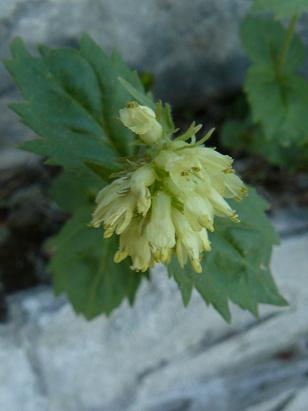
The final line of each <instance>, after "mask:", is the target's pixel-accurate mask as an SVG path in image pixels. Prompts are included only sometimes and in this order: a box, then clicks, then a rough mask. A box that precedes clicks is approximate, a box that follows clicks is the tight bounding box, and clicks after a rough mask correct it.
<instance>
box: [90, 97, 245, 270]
mask: <svg viewBox="0 0 308 411" xmlns="http://www.w3.org/2000/svg"><path fill="white" fill-rule="evenodd" d="M120 117H121V120H122V122H123V124H124V125H126V126H127V127H128V128H130V129H131V130H132V131H133V132H135V133H136V134H138V136H139V137H140V138H141V139H142V140H143V141H144V142H146V144H148V145H149V146H151V145H153V149H152V148H151V147H148V149H147V150H148V151H147V152H145V156H144V157H140V158H137V160H136V161H134V162H128V164H129V165H130V169H129V170H127V173H126V175H125V176H124V177H120V178H117V179H116V180H115V181H114V182H113V183H111V184H109V185H108V186H106V187H105V188H104V189H103V190H101V191H100V192H99V193H98V196H97V199H96V202H97V207H96V209H95V211H94V213H93V219H92V225H93V226H95V227H98V226H100V225H103V226H104V236H105V237H110V236H111V235H112V234H113V233H115V234H117V235H119V236H120V245H119V250H118V251H117V253H116V254H115V257H114V260H115V262H120V261H122V260H123V259H125V258H127V257H130V258H131V261H132V269H134V270H137V271H146V270H147V269H148V268H150V267H152V266H153V265H154V264H155V263H156V262H163V263H168V262H169V261H170V259H171V257H172V255H173V254H175V255H176V256H177V259H178V261H179V264H180V265H181V266H182V267H183V266H184V265H185V264H186V263H187V262H188V261H190V263H191V265H192V267H193V269H194V270H195V271H196V272H201V271H202V266H201V260H202V256H203V254H204V253H205V252H209V251H210V250H211V244H210V240H209V238H208V231H214V229H215V218H216V217H217V216H219V217H228V218H230V219H231V220H233V221H234V222H237V221H238V216H237V214H236V212H235V211H234V210H233V209H232V207H231V206H230V205H229V204H228V202H227V201H226V199H228V198H232V199H235V200H241V199H242V198H243V197H244V195H245V194H246V191H247V190H246V188H245V186H244V184H243V182H242V181H241V179H240V178H239V177H238V176H236V174H235V172H234V170H233V168H232V163H233V160H232V158H231V157H229V156H224V155H223V154H220V153H219V152H217V151H216V150H215V149H214V148H207V147H203V146H202V145H201V144H200V143H198V142H196V138H195V136H194V135H189V137H187V134H185V136H184V137H183V138H182V136H181V137H180V138H177V139H176V140H174V141H172V140H171V139H170V137H168V136H166V135H164V136H163V130H162V126H161V125H160V124H159V122H158V120H157V118H156V115H155V113H154V111H152V110H151V109H150V108H148V107H145V106H140V105H138V104H137V103H132V104H130V105H129V106H128V107H126V108H125V109H123V110H121V111H120ZM198 129H199V126H196V127H192V128H191V130H192V133H194V132H196V131H197V130H198ZM181 138H182V139H181ZM187 138H191V142H190V143H187V142H186V141H183V140H187ZM205 138H207V136H205ZM203 140H204V139H203ZM201 143H202V141H201ZM154 144H155V145H154Z"/></svg>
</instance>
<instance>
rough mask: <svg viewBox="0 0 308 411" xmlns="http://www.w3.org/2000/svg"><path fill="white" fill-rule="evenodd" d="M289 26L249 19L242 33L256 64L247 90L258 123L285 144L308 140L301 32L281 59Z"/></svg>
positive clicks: (307, 98)
mask: <svg viewBox="0 0 308 411" xmlns="http://www.w3.org/2000/svg"><path fill="white" fill-rule="evenodd" d="M285 35H286V32H285V29H284V28H283V26H282V25H281V24H280V23H278V22H272V21H269V20H264V19H261V18H255V17H248V18H247V19H245V21H244V23H243V25H242V29H241V36H242V40H243V43H244V46H245V48H246V50H247V53H248V54H249V56H250V58H251V59H252V60H253V62H254V64H253V65H252V66H251V67H250V69H249V70H248V72H247V76H246V80H245V92H246V94H247V97H248V101H249V103H250V106H251V111H252V117H253V120H254V121H255V123H257V124H260V125H261V126H262V129H263V130H262V131H263V133H264V135H265V137H266V138H267V139H272V140H275V141H276V143H277V144H279V145H282V146H290V145H295V146H296V145H297V146H300V145H302V144H306V143H307V142H308V131H307V130H308V118H307V115H306V111H307V109H306V107H307V104H308V82H307V80H305V79H304V78H303V77H301V76H299V75H298V74H297V73H296V69H297V68H298V67H299V66H300V65H301V64H302V63H303V61H304V57H305V53H304V48H303V45H302V44H301V41H300V39H299V38H298V36H294V37H293V40H292V41H291V44H290V47H289V50H288V53H287V55H286V58H285V59H284V60H283V61H281V50H282V48H283V44H284V39H285Z"/></svg>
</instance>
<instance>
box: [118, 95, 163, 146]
mask: <svg viewBox="0 0 308 411" xmlns="http://www.w3.org/2000/svg"><path fill="white" fill-rule="evenodd" d="M120 119H121V121H122V123H123V124H124V126H125V127H127V128H129V129H130V130H131V131H133V132H134V133H136V134H138V135H139V137H140V138H141V140H142V141H143V142H144V143H146V144H153V143H155V142H156V141H157V140H159V139H160V138H161V136H162V133H163V129H162V126H161V124H160V123H159V122H158V121H157V120H156V114H155V113H154V111H153V110H152V109H150V108H149V107H147V106H140V105H139V104H137V103H136V102H134V101H133V102H131V103H129V104H128V106H127V107H126V108H123V109H122V110H120Z"/></svg>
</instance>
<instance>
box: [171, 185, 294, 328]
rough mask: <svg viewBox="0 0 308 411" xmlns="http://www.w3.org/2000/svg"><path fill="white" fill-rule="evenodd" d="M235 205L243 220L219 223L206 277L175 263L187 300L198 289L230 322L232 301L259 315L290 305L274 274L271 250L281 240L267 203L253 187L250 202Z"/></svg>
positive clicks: (206, 264)
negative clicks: (263, 307)
mask: <svg viewBox="0 0 308 411" xmlns="http://www.w3.org/2000/svg"><path fill="white" fill-rule="evenodd" d="M233 207H234V208H236V209H237V211H238V214H239V216H240V219H241V222H240V223H239V224H234V223H232V222H229V220H226V219H219V220H218V221H217V223H216V227H215V232H214V233H213V234H212V235H211V241H212V251H211V252H210V253H208V254H207V256H206V257H205V258H204V261H203V264H202V265H203V272H202V274H197V273H193V272H192V270H191V269H189V268H188V267H185V269H181V268H180V267H179V265H177V266H176V265H174V263H173V264H172V265H171V267H170V271H169V272H170V274H171V275H172V276H173V277H174V278H175V279H176V281H177V282H178V283H179V284H180V289H181V293H182V296H183V300H184V296H186V295H189V293H190V289H191V287H195V288H196V289H197V290H198V291H199V293H200V295H201V296H202V298H203V299H204V300H205V302H206V303H207V304H211V305H213V307H214V308H215V309H216V310H217V311H218V312H219V313H220V314H221V315H222V317H223V318H224V319H225V320H226V321H228V322H230V320H231V314H230V309H229V301H232V302H234V303H235V304H237V305H239V306H240V307H241V308H243V309H245V310H248V311H250V312H251V313H252V314H253V315H255V316H258V305H259V304H260V303H266V304H272V305H277V306H284V305H286V304H287V303H286V301H285V299H284V298H283V297H282V296H281V295H280V294H279V292H278V290H277V287H276V285H275V282H274V280H273V278H272V276H271V273H270V258H271V250H272V247H273V245H274V244H277V243H278V238H277V235H276V233H275V231H274V229H273V227H272V225H271V224H270V222H269V221H268V219H267V217H266V216H265V214H264V210H265V209H266V208H267V203H266V202H265V201H264V200H263V199H262V198H261V197H260V196H258V195H257V194H256V193H255V192H254V191H253V190H252V189H251V190H250V191H249V196H248V197H247V199H245V200H243V201H242V202H240V203H235V204H233ZM185 301H188V299H187V298H186V297H185Z"/></svg>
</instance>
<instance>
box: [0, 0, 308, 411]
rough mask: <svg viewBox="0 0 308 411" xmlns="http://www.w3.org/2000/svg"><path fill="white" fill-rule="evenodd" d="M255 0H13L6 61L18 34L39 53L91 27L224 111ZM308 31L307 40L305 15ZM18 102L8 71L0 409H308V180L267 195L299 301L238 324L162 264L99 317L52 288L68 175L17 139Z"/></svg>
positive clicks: (174, 95) (158, 75)
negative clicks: (52, 191) (58, 192)
mask: <svg viewBox="0 0 308 411" xmlns="http://www.w3.org/2000/svg"><path fill="white" fill-rule="evenodd" d="M249 4H250V1H249V0H191V1H189V2H188V1H179V0H146V1H145V0H0V37H1V42H0V57H1V59H4V58H6V57H7V56H8V53H9V51H8V50H9V43H10V41H11V40H12V38H13V37H15V36H16V35H19V36H21V37H23V39H24V40H25V41H26V43H27V44H28V45H29V46H30V48H32V49H33V50H34V49H35V45H36V44H37V43H44V44H49V45H51V46H65V45H69V46H74V45H76V44H77V42H78V37H79V35H80V33H81V32H83V31H87V32H89V33H90V34H91V35H92V36H93V37H94V38H95V39H96V40H97V41H98V42H99V43H100V44H101V45H103V46H104V47H105V48H106V49H107V50H108V51H111V49H112V48H116V49H117V50H118V51H119V52H120V53H121V54H122V56H123V57H124V59H125V60H126V61H127V63H128V64H129V65H131V66H132V67H135V68H138V69H139V70H142V71H147V72H150V73H152V74H153V75H154V78H155V86H154V91H155V94H156V96H158V97H160V98H163V99H166V100H168V101H170V102H171V103H172V104H173V105H174V107H175V108H177V109H178V110H179V111H180V112H183V110H184V111H185V110H187V109H188V110H195V111H197V112H198V113H199V112H200V111H201V112H204V111H205V112H210V113H213V110H212V111H211V107H210V106H211V101H212V100H213V99H215V98H219V105H220V106H224V105H225V104H226V101H229V99H230V96H231V98H232V95H233V94H234V93H236V92H237V90H238V89H239V87H240V85H241V82H242V78H243V75H244V72H245V68H246V66H247V61H246V59H245V57H244V55H243V52H242V50H241V46H240V40H239V36H238V28H239V22H240V20H241V19H242V17H243V16H244V15H245V14H246V13H247V10H248V8H249ZM300 29H301V30H302V32H303V38H304V39H305V38H306V37H307V36H305V18H304V19H303V20H302V27H300ZM16 98H18V93H17V92H16V90H15V88H14V86H13V84H12V83H11V80H10V79H9V76H8V74H7V73H6V71H5V69H4V68H3V67H1V68H0V320H1V323H0V364H1V366H0V410H3V411H20V410H22V411H124V410H125V411H126V410H128V411H208V410H211V411H282V410H284V411H306V410H307V409H308V253H307V251H308V209H307V205H308V190H307V187H308V182H307V177H306V176H300V178H299V180H298V181H297V185H296V189H294V188H293V191H287V193H284V194H283V195H281V193H280V194H279V196H278V195H277V193H276V194H275V193H274V194H273V193H272V192H271V193H270V194H269V193H267V192H265V193H266V194H267V195H269V196H270V198H271V200H272V202H273V204H274V205H275V207H274V210H273V212H272V219H273V222H274V223H275V225H276V227H277V229H278V231H279V233H280V235H281V238H282V244H281V246H280V247H278V248H276V249H275V252H274V258H273V270H274V274H275V278H276V280H277V282H278V285H279V286H280V287H281V289H282V292H283V293H284V295H286V297H287V298H288V300H289V301H290V307H289V308H287V309H283V310H281V309H277V308H271V307H263V309H262V315H261V317H260V319H259V320H255V319H253V318H252V317H251V316H250V315H248V314H246V313H243V312H241V311H240V310H238V309H237V308H235V307H234V323H233V324H232V325H231V326H229V325H226V324H225V323H224V322H223V320H221V318H220V317H219V316H218V314H216V312H214V310H212V309H211V308H206V307H205V305H204V303H203V302H202V301H201V300H200V298H199V297H198V296H197V295H194V297H193V299H192V302H191V303H190V305H189V307H188V308H187V309H184V308H183V306H182V303H181V301H180V295H179V293H178V291H177V289H176V286H175V284H174V283H173V282H172V281H171V280H168V278H167V277H166V275H165V273H164V270H163V268H161V267H158V268H157V269H155V270H154V271H153V275H152V278H153V282H152V283H145V284H143V286H142V288H141V290H140V292H139V293H138V296H137V301H136V305H135V307H134V308H133V309H131V308H128V307H127V306H126V305H123V306H122V307H121V308H120V309H118V310H117V311H116V312H115V313H114V314H113V315H112V316H111V317H110V318H103V317H101V318H98V319H97V320H95V321H92V322H90V323H89V322H86V321H85V320H84V319H82V318H81V317H77V316H76V315H75V314H74V313H73V312H72V310H71V308H70V306H69V304H68V303H67V301H66V300H65V298H64V297H63V298H60V299H55V298H54V297H53V296H52V292H51V288H50V275H49V273H46V272H45V263H46V260H47V258H48V256H46V255H45V254H44V249H43V247H42V245H43V242H44V240H45V239H46V238H47V237H48V236H50V235H52V234H53V233H54V232H56V230H57V229H58V228H59V227H60V226H61V223H62V222H63V220H64V218H65V216H63V215H62V213H61V212H60V211H59V210H58V209H57V207H56V205H55V204H53V203H51V202H50V200H48V197H47V195H46V192H47V189H48V186H49V182H50V180H51V179H52V178H53V175H54V173H55V172H56V171H54V170H52V169H50V168H47V167H45V166H43V165H42V164H41V162H40V161H39V160H38V159H37V158H36V157H34V156H32V155H30V154H27V153H24V152H21V151H18V150H17V149H16V148H15V147H14V146H15V144H16V143H18V142H21V141H23V140H24V139H26V138H30V137H31V136H32V133H31V131H29V130H28V129H26V128H25V127H24V126H22V125H21V124H19V122H18V121H17V119H16V117H15V115H14V114H12V113H11V112H10V111H9V110H8V108H7V104H8V102H10V101H12V100H13V99H16ZM181 110H182V111H181ZM203 110H204V111H203ZM214 117H215V116H214ZM216 117H217V116H216ZM201 120H203V122H206V121H207V118H202V119H201ZM208 120H209V121H212V118H209V119H208ZM275 184H276V182H275ZM282 185H284V186H286V185H288V181H287V180H285V179H283V184H282ZM305 190H306V191H305ZM295 191H296V193H295ZM290 192H291V193H292V196H290ZM293 194H294V195H293ZM298 199H300V200H299V201H298ZM303 199H304V200H303ZM305 199H306V200H305ZM24 289H27V290H26V291H19V292H17V293H16V291H17V290H24Z"/></svg>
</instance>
